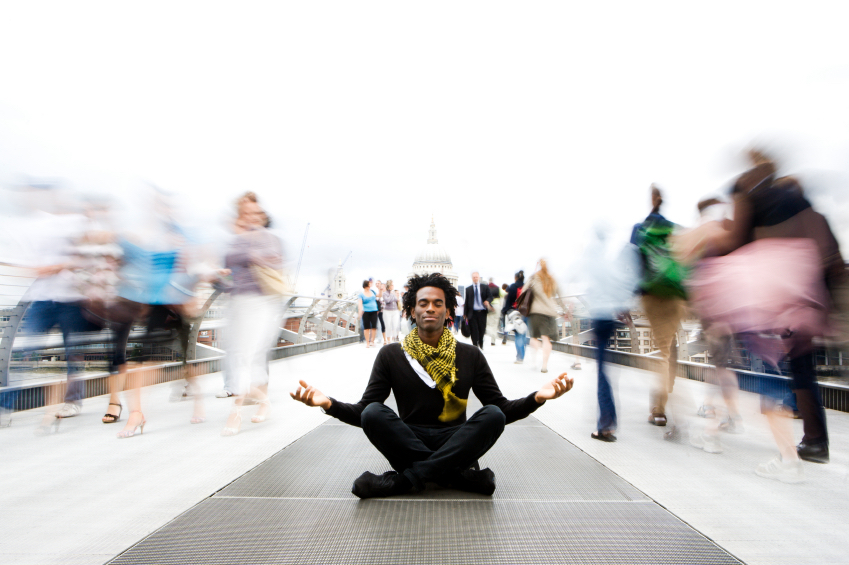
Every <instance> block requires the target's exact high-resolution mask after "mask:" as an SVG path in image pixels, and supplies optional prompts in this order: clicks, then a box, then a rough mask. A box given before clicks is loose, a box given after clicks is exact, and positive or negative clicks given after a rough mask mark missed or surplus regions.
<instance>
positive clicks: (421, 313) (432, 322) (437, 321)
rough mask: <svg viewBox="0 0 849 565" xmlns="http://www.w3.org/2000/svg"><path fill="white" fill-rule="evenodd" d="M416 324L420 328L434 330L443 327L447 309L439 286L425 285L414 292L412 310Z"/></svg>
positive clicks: (443, 294)
mask: <svg viewBox="0 0 849 565" xmlns="http://www.w3.org/2000/svg"><path fill="white" fill-rule="evenodd" d="M413 314H414V316H413V317H414V318H415V320H416V326H418V327H419V329H420V330H424V331H427V332H435V331H438V330H441V329H442V328H443V327H445V317H446V316H447V315H448V309H447V308H446V307H445V292H443V291H442V289H441V288H436V287H433V286H426V287H424V288H420V289H419V291H418V292H417V293H416V307H415V310H414V312H413Z"/></svg>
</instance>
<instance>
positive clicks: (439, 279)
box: [402, 273, 460, 325]
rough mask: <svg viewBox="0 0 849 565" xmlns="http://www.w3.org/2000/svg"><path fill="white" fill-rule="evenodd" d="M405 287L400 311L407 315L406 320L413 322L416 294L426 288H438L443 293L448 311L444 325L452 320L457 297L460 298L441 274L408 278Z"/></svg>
mask: <svg viewBox="0 0 849 565" xmlns="http://www.w3.org/2000/svg"><path fill="white" fill-rule="evenodd" d="M407 286H409V289H408V290H407V293H406V294H405V295H404V302H403V304H402V309H403V310H404V312H405V313H406V314H407V318H408V319H410V320H411V321H413V322H415V309H416V294H417V293H418V292H419V289H421V288H424V287H426V286H432V287H435V288H439V289H441V290H442V291H443V292H444V293H445V307H446V308H447V309H448V316H446V318H445V325H448V318H452V319H453V318H454V310H455V309H456V308H457V297H458V296H460V293H459V292H458V291H457V289H456V288H454V285H452V284H451V282H450V281H449V280H448V279H446V278H445V276H443V275H442V274H441V273H429V274H427V275H416V276H414V277H410V280H408V281H407Z"/></svg>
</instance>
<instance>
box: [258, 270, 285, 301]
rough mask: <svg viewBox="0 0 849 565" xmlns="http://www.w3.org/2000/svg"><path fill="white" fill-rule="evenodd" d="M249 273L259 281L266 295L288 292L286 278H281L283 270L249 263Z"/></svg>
mask: <svg viewBox="0 0 849 565" xmlns="http://www.w3.org/2000/svg"><path fill="white" fill-rule="evenodd" d="M251 274H252V275H253V276H254V278H255V279H256V281H257V283H259V287H260V288H261V289H262V292H263V294H268V295H272V296H273V295H278V296H280V295H283V294H288V293H289V288H288V285H287V284H286V280H285V279H284V278H283V271H278V270H277V269H272V268H271V267H263V266H260V265H251Z"/></svg>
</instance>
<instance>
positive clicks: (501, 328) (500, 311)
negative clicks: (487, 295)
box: [498, 283, 509, 345]
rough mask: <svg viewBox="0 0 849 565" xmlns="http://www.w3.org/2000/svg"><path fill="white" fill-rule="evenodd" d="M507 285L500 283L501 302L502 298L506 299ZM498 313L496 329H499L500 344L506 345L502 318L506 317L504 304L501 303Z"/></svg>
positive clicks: (505, 332)
mask: <svg viewBox="0 0 849 565" xmlns="http://www.w3.org/2000/svg"><path fill="white" fill-rule="evenodd" d="M508 287H509V285H508V284H507V283H504V284H502V285H501V296H502V302H504V299H506V297H507V289H508ZM498 314H499V316H500V321H499V326H498V329H499V330H500V331H501V345H507V330H505V329H504V325H505V321H504V318H505V317H506V315H505V314H504V306H503V305H502V307H501V309H500V310H499V311H498Z"/></svg>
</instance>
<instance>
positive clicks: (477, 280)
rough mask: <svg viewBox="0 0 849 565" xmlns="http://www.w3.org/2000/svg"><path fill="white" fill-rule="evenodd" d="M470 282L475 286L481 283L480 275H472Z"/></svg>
mask: <svg viewBox="0 0 849 565" xmlns="http://www.w3.org/2000/svg"><path fill="white" fill-rule="evenodd" d="M472 282H473V283H475V284H478V283H479V282H481V275H480V273H472Z"/></svg>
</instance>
